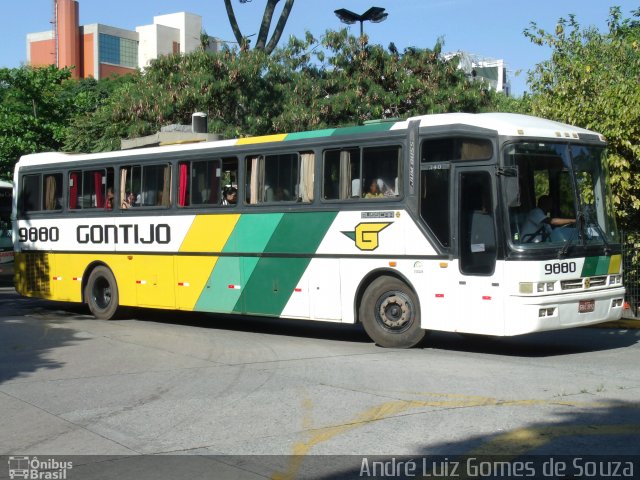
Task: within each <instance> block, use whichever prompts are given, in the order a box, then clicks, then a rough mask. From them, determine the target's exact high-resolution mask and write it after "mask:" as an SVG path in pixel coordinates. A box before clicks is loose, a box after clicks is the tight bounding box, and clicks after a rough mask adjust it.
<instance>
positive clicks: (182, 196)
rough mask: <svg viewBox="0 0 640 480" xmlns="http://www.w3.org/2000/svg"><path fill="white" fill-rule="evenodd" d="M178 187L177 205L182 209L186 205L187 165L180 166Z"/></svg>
mask: <svg viewBox="0 0 640 480" xmlns="http://www.w3.org/2000/svg"><path fill="white" fill-rule="evenodd" d="M179 177H180V186H179V190H178V205H180V206H181V207H184V206H185V205H186V204H187V164H186V163H181V164H180V175H179Z"/></svg>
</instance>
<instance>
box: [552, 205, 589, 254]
mask: <svg viewBox="0 0 640 480" xmlns="http://www.w3.org/2000/svg"><path fill="white" fill-rule="evenodd" d="M583 230H584V214H583V213H582V212H580V211H579V212H578V213H577V214H576V228H575V229H574V230H573V233H572V234H571V236H570V237H569V239H568V240H567V242H566V243H565V244H564V245H563V247H562V248H561V249H560V251H559V252H558V259H560V260H562V259H563V258H565V257H566V256H567V253H569V247H570V246H571V245H572V244H573V241H574V240H575V239H576V236H579V235H580V234H583V235H584V233H583Z"/></svg>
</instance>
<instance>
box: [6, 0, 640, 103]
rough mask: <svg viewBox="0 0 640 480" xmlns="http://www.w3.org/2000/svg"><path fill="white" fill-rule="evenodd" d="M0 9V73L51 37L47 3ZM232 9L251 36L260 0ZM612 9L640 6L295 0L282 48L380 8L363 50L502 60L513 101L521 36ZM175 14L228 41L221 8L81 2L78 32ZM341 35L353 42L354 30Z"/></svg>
mask: <svg viewBox="0 0 640 480" xmlns="http://www.w3.org/2000/svg"><path fill="white" fill-rule="evenodd" d="M0 2H1V4H2V16H1V17H0V41H1V42H2V48H0V67H8V68H14V67H19V66H20V65H22V64H24V63H25V62H26V36H27V33H32V32H41V31H45V30H49V29H51V24H50V21H51V18H52V9H53V0H21V1H12V0H0ZM283 3H284V1H282V0H281V4H283ZM233 5H234V8H235V12H236V16H237V18H238V22H239V24H240V28H241V30H242V33H243V35H245V36H249V35H251V34H254V33H256V32H257V31H258V29H259V25H260V20H261V18H262V13H263V11H264V6H265V5H266V0H253V1H251V2H250V3H245V4H240V2H239V1H238V0H234V1H233ZM613 5H617V6H620V7H621V9H622V12H623V14H624V16H625V17H628V16H630V12H631V11H632V10H635V9H639V8H640V0H633V1H632V0H534V1H531V0H296V1H295V4H294V6H293V10H292V12H291V15H290V17H289V21H288V23H287V27H286V29H285V32H284V34H283V39H282V40H281V44H282V43H283V41H284V40H285V39H286V38H287V37H288V36H289V35H294V36H297V37H302V36H303V35H304V32H305V31H307V30H308V31H310V32H311V33H312V34H313V35H314V36H315V37H316V38H318V37H320V36H321V35H322V34H323V33H324V32H325V31H326V30H327V29H334V30H336V29H339V28H342V27H345V25H343V24H341V23H340V21H339V20H338V18H337V17H336V16H335V14H334V13H333V12H334V10H336V9H338V8H347V9H349V10H352V11H353V12H356V13H364V12H365V11H366V10H367V9H368V8H369V7H371V6H377V7H383V8H385V9H386V11H387V13H388V14H389V16H388V18H387V20H386V21H384V22H382V23H378V24H372V23H365V25H364V29H365V33H366V34H367V35H368V36H369V42H370V43H377V44H381V45H384V46H388V45H389V43H390V42H393V43H395V45H396V47H398V49H399V50H400V51H402V50H403V49H404V48H406V47H410V46H412V47H418V48H425V47H426V48H432V47H433V46H434V45H435V43H436V41H437V40H438V38H442V39H444V49H443V51H444V52H455V51H460V50H462V51H466V52H470V53H473V54H475V55H478V56H481V57H491V58H498V59H503V60H505V62H506V64H507V69H508V76H509V79H510V83H511V90H512V93H513V94H514V95H516V96H519V95H521V94H522V93H523V92H524V91H527V90H528V88H527V85H526V77H527V75H526V73H527V71H529V70H531V69H532V68H534V66H535V65H536V64H537V63H539V62H541V61H544V60H545V59H547V58H549V56H550V50H549V49H548V48H546V47H541V46H537V45H534V44H533V43H531V41H530V40H529V39H527V38H526V37H525V36H524V34H523V31H524V30H525V29H526V28H527V27H529V25H530V22H536V23H537V24H538V26H539V27H541V28H544V29H545V30H547V31H551V32H553V31H555V26H556V24H557V21H558V19H559V18H560V17H565V18H566V17H567V16H568V15H569V14H575V15H576V18H577V20H578V22H579V23H580V24H581V25H583V26H587V25H592V26H594V27H596V28H598V29H599V30H601V31H606V29H607V18H608V13H609V9H610V7H611V6H613ZM280 9H281V7H280V8H278V10H277V12H278V13H279V11H280ZM179 11H187V12H191V13H196V14H198V15H200V16H202V25H203V29H204V30H205V31H206V32H207V33H208V34H209V35H211V36H214V37H218V38H220V39H222V40H228V41H233V40H234V36H233V34H232V32H231V28H230V26H229V21H228V19H227V15H226V12H225V8H224V3H223V0H180V1H178V0H107V1H105V0H80V24H91V23H101V24H105V25H110V26H114V27H120V28H126V29H131V30H135V27H136V26H140V25H147V24H151V23H153V17H154V16H155V15H163V14H167V13H175V12H179ZM275 21H276V20H274V25H275ZM348 28H349V29H350V31H351V33H352V34H354V35H358V34H359V28H360V27H359V24H355V25H351V26H348Z"/></svg>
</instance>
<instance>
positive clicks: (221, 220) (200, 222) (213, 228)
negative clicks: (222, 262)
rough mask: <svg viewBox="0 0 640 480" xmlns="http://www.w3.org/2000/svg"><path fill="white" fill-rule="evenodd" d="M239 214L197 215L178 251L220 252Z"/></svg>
mask: <svg viewBox="0 0 640 480" xmlns="http://www.w3.org/2000/svg"><path fill="white" fill-rule="evenodd" d="M239 218H240V215H198V216H197V217H196V218H194V219H193V223H192V224H191V227H190V228H189V231H188V232H187V235H186V236H185V239H184V241H183V242H182V245H181V246H180V252H220V251H222V248H223V247H224V245H225V243H227V239H228V238H229V236H230V235H231V232H233V229H234V228H235V226H236V223H238V219H239Z"/></svg>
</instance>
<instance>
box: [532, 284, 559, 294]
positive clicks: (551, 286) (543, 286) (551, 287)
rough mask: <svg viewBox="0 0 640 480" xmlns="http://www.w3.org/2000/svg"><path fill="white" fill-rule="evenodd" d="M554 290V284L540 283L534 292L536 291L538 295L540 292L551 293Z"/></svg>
mask: <svg viewBox="0 0 640 480" xmlns="http://www.w3.org/2000/svg"><path fill="white" fill-rule="evenodd" d="M554 288H555V283H554V282H540V283H538V284H537V287H536V290H537V291H538V293H541V292H545V291H546V292H553V290H554Z"/></svg>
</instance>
